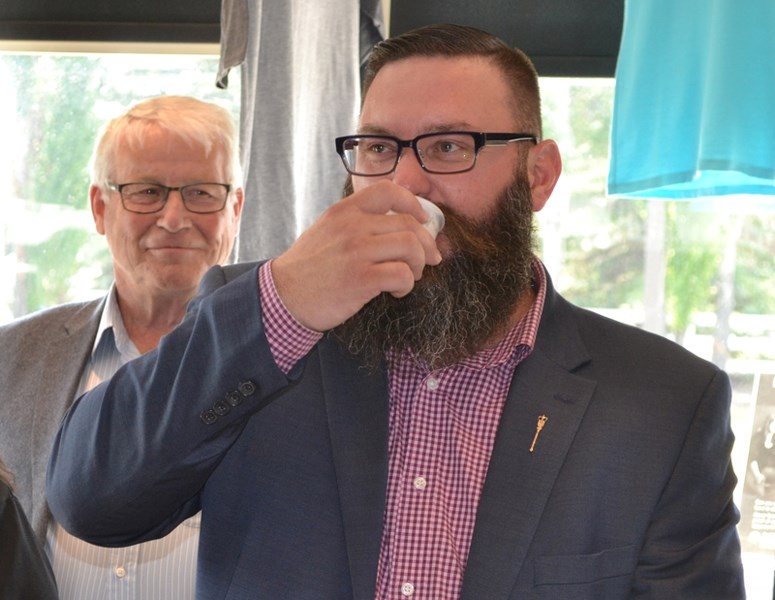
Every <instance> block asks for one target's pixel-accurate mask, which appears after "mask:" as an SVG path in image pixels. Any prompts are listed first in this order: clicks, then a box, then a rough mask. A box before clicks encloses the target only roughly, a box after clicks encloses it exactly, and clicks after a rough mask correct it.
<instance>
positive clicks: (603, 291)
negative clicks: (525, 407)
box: [0, 51, 775, 599]
mask: <svg viewBox="0 0 775 600" xmlns="http://www.w3.org/2000/svg"><path fill="white" fill-rule="evenodd" d="M217 63H218V59H217V56H216V52H215V51H213V52H212V53H211V54H209V55H208V54H187V55H180V54H158V53H156V54H153V53H145V52H144V53H135V54H125V53H121V54H118V53H116V54H105V53H99V54H98V53H92V54H87V53H80V54H75V53H59V54H55V53H34V52H5V53H0V86H2V89H5V90H12V93H10V94H8V93H6V94H4V95H3V96H2V97H0V131H3V132H4V142H5V143H4V144H2V145H1V146H0V153H2V156H0V193H2V195H3V197H4V199H5V204H4V206H5V209H4V210H3V211H2V212H0V247H2V255H1V262H0V323H2V322H6V321H8V320H10V319H11V318H14V317H18V316H20V315H23V314H26V313H29V312H32V311H34V310H38V309H41V308H45V307H49V306H53V305H55V304H58V303H61V302H67V301H71V300H77V299H85V298H91V297H95V296H97V295H99V294H101V293H103V292H104V291H105V290H106V289H107V286H108V285H109V284H110V281H111V277H112V274H111V268H110V261H109V257H108V254H107V250H106V244H105V242H104V240H102V239H101V236H99V235H96V234H95V232H94V229H93V221H92V218H91V214H90V213H89V209H88V202H87V189H88V177H87V173H86V165H87V161H88V158H89V155H90V153H91V147H92V143H93V140H94V138H95V135H96V133H97V129H98V127H99V125H100V124H101V123H102V122H103V121H104V120H105V119H107V118H108V117H109V116H112V115H113V114H114V113H115V112H116V111H117V110H118V108H119V107H122V106H124V105H126V104H128V103H130V102H132V101H134V100H137V99H140V98H143V97H147V96H151V95H156V94H160V93H182V94H192V95H196V96H198V97H201V98H203V99H207V100H212V101H215V102H218V103H221V104H223V105H225V106H227V107H229V108H231V110H232V112H233V114H234V116H235V120H236V119H237V117H238V98H239V87H238V86H239V77H236V76H232V77H231V78H230V83H231V85H230V87H229V89H228V90H225V91H224V90H218V89H217V88H215V85H214V81H215V76H216V69H217ZM542 89H543V94H544V110H545V128H546V130H545V135H546V137H550V138H553V139H555V140H557V141H558V143H559V145H560V149H561V152H562V154H563V158H564V173H563V176H562V178H561V180H560V183H559V185H558V187H557V189H556V191H555V193H554V194H553V196H552V199H551V200H550V201H549V203H548V204H547V206H546V208H544V210H543V211H541V212H540V213H538V225H539V241H540V246H539V253H540V254H541V256H542V258H543V260H544V262H545V263H546V264H547V266H548V268H549V271H550V272H551V274H552V277H553V279H554V282H555V284H556V286H557V288H558V289H559V290H560V291H561V292H562V293H563V294H564V295H565V296H566V297H568V298H569V299H570V300H572V301H574V302H576V303H578V304H580V305H582V306H586V307H589V308H592V309H593V310H596V311H599V312H601V313H604V314H606V315H609V316H611V317H613V318H615V319H618V320H620V321H624V322H628V323H631V324H634V325H637V326H640V327H646V328H648V329H651V330H654V331H657V332H658V333H661V334H663V335H665V336H667V337H669V338H671V339H674V340H675V341H677V342H678V343H680V344H682V345H684V346H686V347H687V348H689V349H690V350H691V351H693V352H695V353H696V354H698V355H699V356H702V357H703V358H706V359H708V360H713V361H714V362H716V363H717V364H719V365H720V366H722V367H723V368H724V369H725V370H726V371H727V372H728V373H729V374H730V376H731V379H732V384H733V399H732V426H733V429H734V430H735V433H736V436H737V440H736V444H735V448H734V455H733V461H734V466H735V470H736V472H737V474H738V478H739V479H740V484H739V485H738V489H737V492H736V502H737V505H738V506H739V507H741V508H742V511H743V517H742V521H741V537H742V539H743V544H744V552H745V553H744V561H745V563H746V577H747V579H748V581H747V586H748V594H749V597H750V598H752V599H757V598H769V597H771V593H772V589H773V572H774V571H775V554H773V549H775V498H769V499H767V498H764V497H762V498H759V497H757V496H756V493H755V492H753V491H751V490H752V489H753V488H748V487H746V485H745V482H746V480H747V479H748V478H747V477H746V475H747V473H749V472H750V469H749V462H750V460H751V457H753V452H752V451H751V444H752V441H753V442H754V443H755V442H756V439H757V436H756V435H753V432H754V431H755V430H756V429H757V428H758V427H759V426H760V425H761V424H762V422H763V421H764V419H765V418H766V416H767V414H768V413H769V412H770V409H771V412H775V397H774V396H775V388H773V373H775V210H773V209H774V208H775V207H774V206H773V205H768V204H766V203H761V202H756V201H754V200H753V199H751V198H740V199H738V200H739V201H738V200H735V201H729V200H728V199H727V200H725V201H723V202H717V203H713V202H709V201H697V202H665V201H648V200H630V199H617V198H608V197H606V195H605V180H606V174H607V161H608V134H609V127H610V119H611V107H612V99H613V81H612V80H610V79H544V80H543V81H542ZM14 90H15V93H13V91H14ZM9 140H10V141H9ZM330 150H331V152H334V144H333V140H332V141H331V146H330ZM726 207H732V208H733V210H729V209H727V208H726ZM743 209H745V210H743ZM771 493H773V492H771ZM757 501H758V502H757Z"/></svg>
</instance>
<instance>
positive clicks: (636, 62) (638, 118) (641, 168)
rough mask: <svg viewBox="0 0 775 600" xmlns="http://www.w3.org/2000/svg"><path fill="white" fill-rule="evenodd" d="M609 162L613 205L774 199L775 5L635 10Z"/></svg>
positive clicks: (630, 9) (692, 0) (640, 0)
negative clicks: (623, 200) (621, 200)
mask: <svg viewBox="0 0 775 600" xmlns="http://www.w3.org/2000/svg"><path fill="white" fill-rule="evenodd" d="M610 157H611V159H610V170H609V174H608V193H609V194H610V195H616V196H633V197H639V198H698V197H703V196H723V195H729V194H764V195H775V1H774V0H742V1H741V0H680V1H678V2H676V0H626V3H625V10H624V28H623V31H622V41H621V47H620V50H619V58H618V62H617V67H616V88H615V94H614V111H613V121H612V128H611V148H610Z"/></svg>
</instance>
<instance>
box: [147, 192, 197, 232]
mask: <svg viewBox="0 0 775 600" xmlns="http://www.w3.org/2000/svg"><path fill="white" fill-rule="evenodd" d="M158 214H159V218H158V219H157V220H156V224H157V225H158V226H159V227H161V228H162V229H166V230H167V231H170V232H175V231H180V230H181V229H185V228H186V227H190V225H191V213H190V212H189V210H188V209H187V208H186V205H185V204H184V203H183V196H181V194H180V190H170V193H169V196H167V203H166V204H165V205H164V208H163V209H161V211H160V212H159V213H158Z"/></svg>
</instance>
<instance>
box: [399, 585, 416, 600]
mask: <svg viewBox="0 0 775 600" xmlns="http://www.w3.org/2000/svg"><path fill="white" fill-rule="evenodd" d="M401 594H402V595H404V596H406V597H407V598H408V597H409V596H411V595H413V594H414V586H413V585H412V584H411V583H409V582H408V581H407V582H406V583H405V584H404V585H402V586H401Z"/></svg>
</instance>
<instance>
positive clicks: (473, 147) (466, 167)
mask: <svg viewBox="0 0 775 600" xmlns="http://www.w3.org/2000/svg"><path fill="white" fill-rule="evenodd" d="M537 141H538V139H537V138H536V136H534V135H532V134H530V133H479V132H475V131H444V132H440V133H425V134H423V135H418V136H417V137H416V138H414V139H413V140H402V139H400V138H397V137H393V136H391V135H346V136H343V137H338V138H336V151H337V153H338V154H339V156H341V157H342V162H343V163H344V167H345V169H347V171H348V172H349V173H350V174H352V175H359V176H363V177H377V176H380V175H388V174H390V173H392V172H393V171H394V170H395V168H396V167H397V166H398V161H399V160H400V159H401V153H402V152H403V149H404V148H411V149H412V150H414V153H415V155H416V156H417V161H418V162H419V163H420V166H421V167H422V168H423V169H424V170H425V171H427V172H428V173H442V174H449V173H464V172H466V171H470V170H471V169H473V168H474V165H476V158H477V156H478V155H479V151H480V150H481V149H482V148H484V147H485V146H505V145H507V144H510V143H512V142H532V143H534V144H535V143H537Z"/></svg>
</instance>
